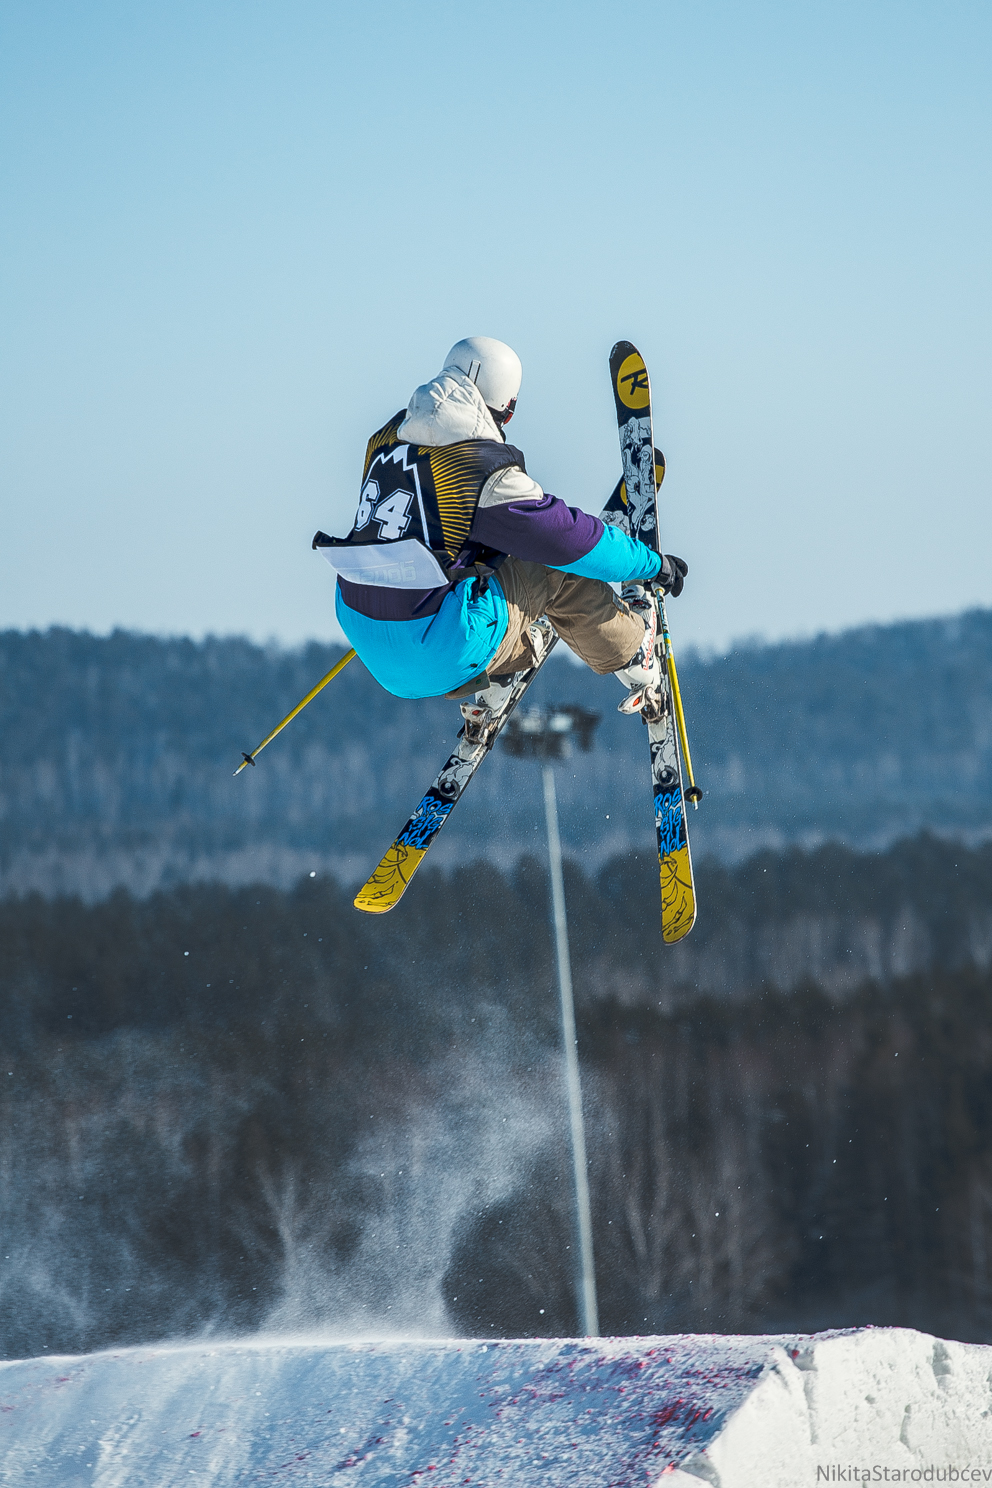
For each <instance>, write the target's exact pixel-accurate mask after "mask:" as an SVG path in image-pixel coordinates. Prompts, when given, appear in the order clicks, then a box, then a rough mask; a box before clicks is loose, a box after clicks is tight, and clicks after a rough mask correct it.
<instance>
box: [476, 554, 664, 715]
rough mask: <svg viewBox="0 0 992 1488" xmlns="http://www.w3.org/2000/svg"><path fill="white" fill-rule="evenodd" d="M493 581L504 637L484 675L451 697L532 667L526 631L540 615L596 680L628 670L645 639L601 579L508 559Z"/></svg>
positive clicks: (639, 625)
mask: <svg viewBox="0 0 992 1488" xmlns="http://www.w3.org/2000/svg"><path fill="white" fill-rule="evenodd" d="M496 581H497V582H498V584H499V587H500V588H501V589H502V591H503V594H504V595H505V596H506V606H507V609H508V611H509V623H508V624H507V627H506V635H505V636H504V637H503V640H502V642H501V643H500V646H499V649H498V650H497V652H496V654H495V656H494V657H493V658H492V660H491V661H490V662H489V664H488V666H487V667H486V671H485V672H484V673H482V674H481V676H480V677H473V679H472V681H471V682H466V684H465V686H464V687H459V688H458V690H457V692H454V693H449V694H448V696H449V697H465V696H467V695H468V694H469V693H470V692H475V691H477V690H479V689H480V688H481V687H485V686H486V682H485V680H484V679H485V678H486V676H488V677H501V676H505V675H506V674H507V673H508V672H516V671H519V670H520V669H521V668H522V667H524V666H527V665H528V664H529V663H530V662H532V661H533V653H532V651H531V648H530V643H529V639H528V627H529V626H530V625H531V624H532V623H533V622H534V621H535V620H540V618H541V616H542V615H547V617H548V619H549V620H550V621H551V624H552V625H553V626H554V628H555V630H556V631H557V632H558V634H559V635H560V636H561V638H562V640H563V641H565V642H566V644H567V645H569V646H570V647H571V648H572V650H573V651H574V652H575V653H576V655H577V656H581V658H582V660H583V661H584V662H585V663H586V665H587V666H589V667H591V668H592V670H593V671H594V672H598V673H600V675H604V674H605V673H607V672H616V671H619V669H620V668H621V667H625V666H627V664H628V663H629V662H630V660H631V658H632V657H633V655H634V654H635V652H636V651H637V649H638V647H639V646H640V644H641V642H642V641H643V640H644V621H643V620H641V619H640V618H639V617H638V616H637V615H635V614H634V613H633V612H632V611H631V610H630V609H628V607H627V605H625V604H624V602H623V600H622V599H621V598H620V596H619V595H618V594H615V593H614V592H613V590H612V589H611V588H610V586H609V584H604V583H603V582H602V580H600V579H583V578H580V577H579V576H578V575H577V574H567V573H562V572H561V570H560V569H557V568H545V566H544V564H543V563H525V562H524V560H523V559H521V558H507V559H506V561H505V562H504V563H501V564H500V566H499V569H498V570H497V572H496ZM490 582H492V580H490Z"/></svg>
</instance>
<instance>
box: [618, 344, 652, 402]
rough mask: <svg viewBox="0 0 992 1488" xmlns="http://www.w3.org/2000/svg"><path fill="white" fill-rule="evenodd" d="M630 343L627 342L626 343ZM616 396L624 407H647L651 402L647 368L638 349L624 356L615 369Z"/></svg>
mask: <svg viewBox="0 0 992 1488" xmlns="http://www.w3.org/2000/svg"><path fill="white" fill-rule="evenodd" d="M629 344H630V343H629V342H628V345H629ZM616 390H617V397H618V398H619V400H620V402H621V403H622V404H623V406H624V408H634V409H641V408H647V406H648V404H649V403H650V402H651V384H650V382H649V381H648V369H647V367H645V365H644V358H643V357H642V356H641V353H640V352H639V351H633V352H631V354H630V356H628V357H624V359H623V361H622V362H621V363H620V366H619V368H618V369H617V383H616Z"/></svg>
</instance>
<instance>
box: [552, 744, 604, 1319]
mask: <svg viewBox="0 0 992 1488" xmlns="http://www.w3.org/2000/svg"><path fill="white" fill-rule="evenodd" d="M544 814H545V817H546V818H547V823H548V858H549V859H550V862H551V907H552V918H553V920H554V927H555V952H556V954H557V958H558V990H559V992H560V993H561V1032H562V1042H563V1043H564V1046H565V1086H566V1089H567V1091H568V1119H569V1126H570V1128H571V1134H572V1171H573V1174H574V1176H575V1215H576V1230H577V1231H578V1238H579V1268H578V1293H579V1296H578V1302H579V1325H580V1327H581V1329H582V1332H583V1334H584V1335H585V1336H586V1337H587V1338H598V1337H599V1310H598V1308H597V1305H596V1270H595V1266H594V1264H593V1254H592V1213H591V1209H590V1205H589V1175H588V1172H587V1169H586V1134H585V1128H584V1126H583V1122H582V1087H581V1085H580V1084H579V1056H578V1050H577V1043H578V1040H577V1038H576V1033H575V1006H574V1004H573V1001H572V965H571V960H570V958H569V954H568V922H567V921H566V919H565V880H564V878H563V877H562V871H561V838H560V837H559V835H558V802H557V799H556V796H555V772H554V770H553V769H552V768H551V766H550V765H547V764H546V765H545V766H544Z"/></svg>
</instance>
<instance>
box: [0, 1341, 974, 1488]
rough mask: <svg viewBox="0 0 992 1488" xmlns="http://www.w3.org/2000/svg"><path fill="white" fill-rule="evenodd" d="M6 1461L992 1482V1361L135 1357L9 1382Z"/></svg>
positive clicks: (13, 1372) (342, 1475)
mask: <svg viewBox="0 0 992 1488" xmlns="http://www.w3.org/2000/svg"><path fill="white" fill-rule="evenodd" d="M0 1443H2V1444H0V1480H2V1482H3V1483H5V1484H10V1485H12V1488H13V1485H21V1484H25V1485H27V1484H32V1485H34V1484H38V1485H45V1488H74V1485H82V1484H86V1485H93V1484H95V1485H99V1488H125V1485H126V1488H145V1485H147V1488H172V1485H174V1484H175V1485H178V1484H185V1485H188V1484H191V1483H199V1484H211V1485H225V1488H226V1485H229V1484H230V1485H233V1484H238V1485H243V1484H248V1483H262V1482H271V1483H282V1482H285V1483H301V1484H302V1483H310V1484H327V1485H333V1488H351V1485H356V1488H371V1485H376V1488H385V1485H390V1488H392V1485H395V1488H400V1485H410V1488H412V1485H415V1484H420V1485H421V1488H455V1485H462V1488H466V1485H468V1488H473V1485H474V1488H480V1485H486V1488H488V1485H494V1488H495V1485H496V1484H499V1485H502V1488H508V1485H514V1488H523V1485H527V1484H541V1485H542V1488H545V1485H561V1488H565V1485H568V1488H586V1485H588V1488H594V1485H595V1488H624V1485H628V1484H629V1485H635V1484H636V1485H638V1488H651V1485H654V1484H657V1485H658V1488H691V1485H695V1488H699V1485H700V1483H701V1482H704V1483H706V1484H709V1485H717V1488H745V1485H746V1488H778V1485H782V1488H793V1485H797V1488H798V1485H806V1484H810V1485H812V1484H815V1483H817V1482H852V1481H853V1482H858V1481H860V1482H865V1481H868V1482H871V1481H880V1482H885V1481H887V1482H893V1481H896V1482H899V1481H903V1482H921V1481H922V1482H948V1481H951V1482H953V1481H958V1482H992V1348H986V1347H979V1346H977V1345H968V1344H960V1343H944V1342H941V1341H940V1340H938V1339H934V1338H930V1337H928V1336H926V1335H925V1334H922V1333H915V1332H911V1331H907V1330H903V1329H897V1328H886V1329H877V1330H873V1329H861V1330H856V1331H850V1332H842V1333H823V1334H817V1335H814V1336H812V1337H798V1336H797V1337H765V1338H763V1337H739V1338H734V1337H718V1336H683V1337H675V1338H621V1339H602V1340H595V1341H591V1340H590V1341H571V1340H569V1341H561V1340H549V1341H544V1340H536V1341H535V1340H528V1341H525V1342H499V1343H488V1344H486V1343H475V1342H470V1341H467V1340H454V1341H451V1342H437V1341H412V1340H389V1341H382V1342H368V1341H361V1342H354V1343H346V1342H331V1343H329V1342H325V1341H321V1340H320V1339H304V1340H300V1339H292V1340H251V1341H248V1342H241V1343H228V1344H216V1345H212V1344H197V1345H185V1346H182V1347H162V1348H138V1349H125V1350H121V1351H120V1352H117V1353H113V1352H111V1353H104V1354H93V1355H87V1356H83V1357H75V1358H60V1359H49V1358H45V1359H31V1360H27V1361H23V1362H15V1363H8V1364H4V1365H2V1366H0ZM853 1469H856V1470H857V1473H856V1474H855V1473H854V1472H853V1471H852V1470H853ZM951 1469H953V1472H951V1471H950V1470H951ZM955 1474H956V1476H955Z"/></svg>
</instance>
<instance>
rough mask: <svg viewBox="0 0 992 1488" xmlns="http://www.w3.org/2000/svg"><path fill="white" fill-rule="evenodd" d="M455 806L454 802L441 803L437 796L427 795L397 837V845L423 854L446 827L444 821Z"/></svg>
mask: <svg viewBox="0 0 992 1488" xmlns="http://www.w3.org/2000/svg"><path fill="white" fill-rule="evenodd" d="M454 804H455V803H454V801H439V800H438V799H437V797H436V796H432V795H426V796H425V797H424V799H423V800H422V801H421V803H420V805H419V806H418V807H417V809H416V811H415V812H414V813H413V815H412V816H411V818H410V820H409V821H408V822H407V824H406V826H405V827H404V828H403V830H402V832H401V833H400V835H399V836H398V837H397V839H396V841H397V843H398V844H399V845H400V846H402V847H415V848H417V850H418V851H420V852H423V851H424V850H425V849H426V848H427V847H429V846H430V843H431V842H432V841H433V839H434V838H435V837H436V836H437V834H438V832H440V830H441V828H442V827H443V826H444V819H445V817H446V816H447V814H448V812H449V811H450V810H451V808H452V806H453V805H454Z"/></svg>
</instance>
